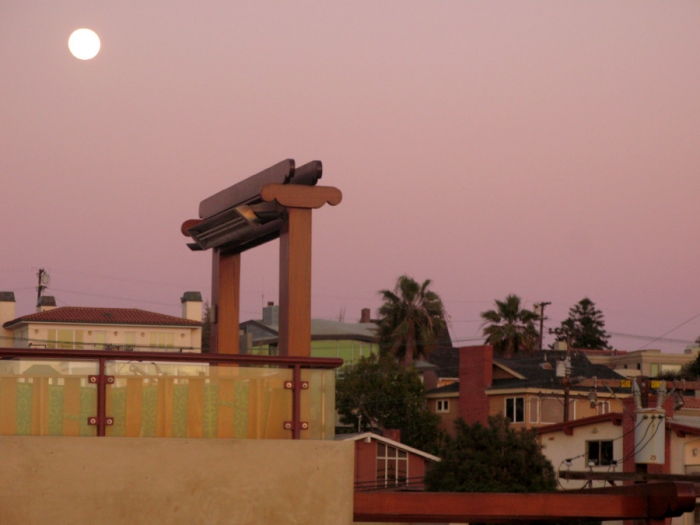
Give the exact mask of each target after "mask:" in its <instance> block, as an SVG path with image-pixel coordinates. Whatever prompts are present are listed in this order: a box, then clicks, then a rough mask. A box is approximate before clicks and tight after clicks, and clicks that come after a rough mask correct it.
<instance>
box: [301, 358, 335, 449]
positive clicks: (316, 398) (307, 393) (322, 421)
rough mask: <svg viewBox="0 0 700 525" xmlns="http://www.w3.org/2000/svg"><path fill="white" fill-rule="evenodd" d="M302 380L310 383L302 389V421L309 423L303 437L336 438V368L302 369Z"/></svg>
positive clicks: (302, 433)
mask: <svg viewBox="0 0 700 525" xmlns="http://www.w3.org/2000/svg"><path fill="white" fill-rule="evenodd" d="M301 380H302V381H307V382H308V383H309V388H308V389H305V390H302V391H301V421H302V422H308V424H309V428H308V429H307V430H302V431H301V439H328V440H332V439H334V438H335V370H316V369H302V371H301Z"/></svg>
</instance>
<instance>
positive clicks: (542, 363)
mask: <svg viewBox="0 0 700 525" xmlns="http://www.w3.org/2000/svg"><path fill="white" fill-rule="evenodd" d="M564 357H566V352H565V351H556V350H549V351H543V352H534V353H532V354H531V355H527V356H516V357H513V358H511V359H503V358H497V357H494V359H493V362H494V364H498V365H501V366H503V367H506V368H508V369H510V371H511V372H514V373H516V374H519V375H520V376H522V378H523V379H519V378H517V377H514V378H512V379H510V378H509V379H494V380H493V383H492V385H491V387H490V388H488V390H489V391H494V390H506V389H513V388H552V389H560V388H561V379H560V378H558V377H557V376H556V364H557V361H558V360H561V359H563V358H564ZM570 357H571V377H579V376H583V377H586V378H590V377H594V376H595V377H597V378H598V379H625V378H624V377H623V376H621V375H620V374H618V373H617V372H615V371H614V370H612V369H611V368H609V367H607V366H605V365H596V364H593V363H591V362H590V360H589V359H588V357H587V356H586V355H585V354H584V353H583V352H579V351H572V352H571V354H570ZM571 388H572V390H579V389H581V388H579V387H577V386H575V385H574V386H572V387H571ZM599 389H600V390H605V387H604V386H603V385H600V386H599ZM585 390H589V389H588V388H586V389H585Z"/></svg>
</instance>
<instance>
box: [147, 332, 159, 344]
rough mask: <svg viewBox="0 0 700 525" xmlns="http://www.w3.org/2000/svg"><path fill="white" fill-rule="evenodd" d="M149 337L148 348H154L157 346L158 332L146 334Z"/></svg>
mask: <svg viewBox="0 0 700 525" xmlns="http://www.w3.org/2000/svg"><path fill="white" fill-rule="evenodd" d="M148 336H149V341H150V342H149V346H152V347H154V348H155V347H156V346H158V332H151V333H150V334H148Z"/></svg>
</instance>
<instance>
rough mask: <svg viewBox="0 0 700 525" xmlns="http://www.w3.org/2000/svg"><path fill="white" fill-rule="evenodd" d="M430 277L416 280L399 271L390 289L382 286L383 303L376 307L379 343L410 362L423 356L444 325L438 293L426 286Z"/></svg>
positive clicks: (390, 352)
mask: <svg viewBox="0 0 700 525" xmlns="http://www.w3.org/2000/svg"><path fill="white" fill-rule="evenodd" d="M428 286H430V279H427V280H426V281H424V282H423V284H418V283H417V282H416V281H414V280H413V279H412V278H411V277H408V276H407V275H402V276H401V277H399V279H398V280H397V281H396V286H395V287H394V290H393V291H391V290H382V291H380V292H379V293H380V294H381V296H382V299H383V301H384V304H383V305H382V306H381V307H380V308H379V316H380V322H379V347H380V350H381V352H382V355H387V354H391V355H394V356H396V357H398V358H399V360H400V361H401V363H402V364H404V365H408V366H410V365H411V364H412V363H413V359H414V358H415V357H421V356H423V357H427V356H428V354H429V353H430V351H431V350H432V349H433V348H434V347H435V345H436V344H437V342H438V336H439V334H440V333H442V332H444V331H445V329H446V326H447V321H446V317H447V316H446V313H445V307H444V306H443V304H442V300H441V299H440V297H439V296H438V295H437V294H436V293H435V292H433V291H432V290H428Z"/></svg>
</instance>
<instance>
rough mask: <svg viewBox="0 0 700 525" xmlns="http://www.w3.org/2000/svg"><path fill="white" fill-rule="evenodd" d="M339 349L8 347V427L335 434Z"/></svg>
mask: <svg viewBox="0 0 700 525" xmlns="http://www.w3.org/2000/svg"><path fill="white" fill-rule="evenodd" d="M341 365H342V360H341V359H335V358H310V357H279V356H257V355H227V354H192V353H176V352H124V351H117V350H80V349H71V350H66V349H42V348H31V349H25V348H0V435H39V436H41V435H64V436H114V437H149V436H153V437H188V438H200V437H201V438H204V437H211V438H216V437H219V438H250V439H265V438H267V439H290V438H291V439H333V437H334V433H335V428H334V410H335V373H334V369H335V368H337V367H339V366H341Z"/></svg>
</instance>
